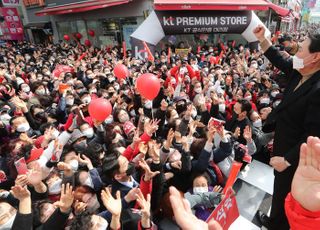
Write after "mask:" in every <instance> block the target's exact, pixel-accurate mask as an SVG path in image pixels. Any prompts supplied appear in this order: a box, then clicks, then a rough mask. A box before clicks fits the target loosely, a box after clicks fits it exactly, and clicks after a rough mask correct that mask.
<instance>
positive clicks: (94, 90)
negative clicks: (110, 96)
mask: <svg viewBox="0 0 320 230" xmlns="http://www.w3.org/2000/svg"><path fill="white" fill-rule="evenodd" d="M89 93H90V94H93V93H97V89H90V90H89Z"/></svg>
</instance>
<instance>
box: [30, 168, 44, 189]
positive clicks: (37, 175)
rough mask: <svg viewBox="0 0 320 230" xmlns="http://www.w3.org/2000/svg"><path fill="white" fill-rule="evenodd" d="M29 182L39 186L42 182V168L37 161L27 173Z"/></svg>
mask: <svg viewBox="0 0 320 230" xmlns="http://www.w3.org/2000/svg"><path fill="white" fill-rule="evenodd" d="M27 179H28V184H31V185H33V186H37V185H39V184H40V183H41V182H42V169H41V166H40V165H39V163H35V164H34V165H33V168H32V169H31V170H29V172H28V174H27Z"/></svg>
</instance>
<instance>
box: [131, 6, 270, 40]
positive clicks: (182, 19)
mask: <svg viewBox="0 0 320 230" xmlns="http://www.w3.org/2000/svg"><path fill="white" fill-rule="evenodd" d="M258 25H263V26H264V24H263V23H262V22H261V20H260V19H259V18H258V16H257V15H256V14H255V13H254V12H253V11H189V10H181V11H152V13H151V14H150V15H149V16H148V18H147V19H146V20H145V21H144V22H143V23H142V24H141V25H140V26H139V27H138V28H137V30H136V31H134V33H133V34H132V35H131V37H133V38H135V39H138V40H141V41H145V42H147V43H149V44H152V45H157V44H158V42H159V41H160V40H161V39H162V38H164V37H165V36H166V35H176V34H211V33H222V34H230V33H233V34H241V35H242V36H243V37H244V38H245V39H246V40H247V41H248V42H255V41H257V38H256V37H255V36H254V34H253V30H254V28H255V27H257V26H258ZM264 27H265V26H264ZM265 29H266V36H270V35H271V33H270V31H269V30H268V29H267V28H266V27H265Z"/></svg>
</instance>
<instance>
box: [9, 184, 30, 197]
mask: <svg viewBox="0 0 320 230" xmlns="http://www.w3.org/2000/svg"><path fill="white" fill-rule="evenodd" d="M10 192H11V194H12V195H13V196H14V197H15V198H16V199H18V200H19V201H21V200H24V199H27V198H30V196H31V194H30V191H29V190H28V188H27V186H20V185H15V186H13V187H11V191H10Z"/></svg>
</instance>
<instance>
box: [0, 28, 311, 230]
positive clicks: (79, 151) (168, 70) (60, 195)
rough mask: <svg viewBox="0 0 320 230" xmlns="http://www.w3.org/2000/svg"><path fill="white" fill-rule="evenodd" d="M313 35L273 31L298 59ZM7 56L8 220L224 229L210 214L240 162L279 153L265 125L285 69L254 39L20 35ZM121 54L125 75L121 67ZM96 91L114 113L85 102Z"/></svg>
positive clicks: (1, 99)
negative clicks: (146, 41) (134, 49)
mask: <svg viewBox="0 0 320 230" xmlns="http://www.w3.org/2000/svg"><path fill="white" fill-rule="evenodd" d="M316 27H317V26H315V25H314V28H313V29H315V28H316ZM306 37H307V33H306V32H305V31H302V32H301V33H297V34H295V35H290V34H284V35H283V34H279V33H277V34H275V35H274V37H273V38H272V41H273V43H274V45H275V47H277V48H278V50H279V53H280V54H281V55H282V57H285V58H290V55H294V54H295V53H296V52H298V50H299V43H298V42H300V41H302V40H304V39H305V38H306ZM183 46H184V44H183V43H180V44H179V47H183ZM171 48H172V50H174V47H171ZM0 56H1V57H0V143H1V144H0V170H1V171H0V188H1V189H2V190H1V192H0V194H1V199H0V207H1V208H0V229H19V230H23V229H45V230H47V229H55V230H56V229H71V230H75V229H77V230H87V229H92V230H93V229H94V230H104V229H121V228H122V229H156V227H158V228H159V229H171V228H172V229H175V228H176V227H177V226H178V225H179V226H181V227H182V228H183V229H200V228H203V229H206V228H208V227H209V228H210V229H219V226H218V225H217V223H211V225H210V224H209V225H207V224H206V223H205V221H206V220H207V218H208V217H209V216H210V214H211V213H212V211H213V210H214V209H215V208H216V207H217V206H218V204H219V203H220V202H221V200H222V199H223V197H224V195H223V193H222V189H223V187H224V185H225V182H226V180H227V179H228V176H229V173H230V170H231V167H232V163H233V162H234V161H237V162H241V163H243V167H242V168H245V167H246V165H247V164H249V163H250V162H251V158H253V159H257V160H259V161H261V162H264V163H267V164H269V161H270V158H271V157H272V156H273V139H274V130H272V129H270V128H269V127H268V126H267V127H264V128H263V125H264V123H265V121H266V120H267V118H268V116H269V114H270V113H272V111H273V110H275V109H276V108H277V106H278V105H279V104H280V103H281V100H282V98H283V89H284V88H285V87H286V86H287V83H288V79H287V78H286V77H285V74H284V73H283V72H282V71H280V70H279V69H278V68H276V67H275V66H273V65H272V64H271V63H270V62H269V61H268V60H267V59H266V58H265V56H264V53H263V52H262V51H259V50H250V49H249V48H248V47H247V45H242V44H236V45H235V44H234V43H228V44H223V43H219V44H214V45H210V44H206V45H204V46H202V47H201V50H196V47H190V49H189V54H188V55H186V56H183V57H180V56H179V55H176V54H175V53H174V52H172V54H171V55H170V56H168V50H162V51H161V52H155V54H154V61H153V62H150V61H148V60H138V59H136V58H135V57H133V55H132V53H131V51H130V50H128V51H127V52H126V55H125V56H124V55H123V51H122V50H121V47H113V48H108V49H105V50H101V49H98V48H95V47H90V48H89V47H85V46H81V45H80V44H79V43H72V42H70V43H65V42H62V43H60V44H50V45H48V46H43V45H35V44H29V43H27V42H23V43H22V42H20V43H13V44H9V43H8V44H7V46H6V47H1V48H0ZM119 62H120V63H122V64H124V65H125V66H127V68H128V69H129V76H128V77H127V78H126V79H117V77H116V76H115V75H114V73H113V69H114V67H115V65H116V64H118V63H119ZM57 66H68V68H67V69H68V71H61V72H58V73H57V71H55V70H56V68H57ZM146 72H149V73H153V74H155V75H156V76H158V78H159V79H160V82H161V89H160V93H159V94H158V96H157V97H156V98H155V99H154V100H153V101H150V100H147V99H145V98H143V97H141V96H140V94H139V92H138V90H137V88H136V84H135V83H136V79H137V77H139V76H140V75H141V74H142V73H146ZM96 98H105V99H107V100H109V101H110V103H111V104H112V107H113V111H112V114H111V115H110V116H109V117H108V118H107V119H106V120H105V121H98V120H95V119H93V118H92V117H91V116H90V114H89V112H88V105H89V104H90V102H91V101H92V100H95V99H96ZM288 119H290V118H289V117H288ZM314 142H315V141H314ZM309 145H311V144H309ZM313 145H314V144H313ZM304 148H305V149H306V148H307V147H306V146H305V147H304ZM272 163H273V162H271V165H272V166H274V167H276V163H274V165H273V164H272ZM293 195H294V194H293ZM181 197H184V199H185V200H182V199H181ZM186 200H187V201H186ZM298 201H299V200H298ZM189 206H190V207H189ZM182 209H183V210H182ZM190 209H191V210H192V212H193V213H194V215H195V216H193V215H191V214H190ZM311 211H316V210H311ZM182 213H183V214H184V215H185V216H186V217H188V216H189V215H191V216H190V218H186V219H185V220H182V219H183V215H181V214H182ZM194 218H195V219H194ZM191 220H193V224H194V225H195V226H201V227H200V228H193V227H192V224H191V226H190V224H189V225H188V224H186V223H185V222H184V221H191ZM198 221H199V222H198ZM189 223H191V222H189ZM197 224H198V225H197Z"/></svg>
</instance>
